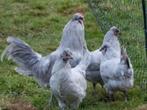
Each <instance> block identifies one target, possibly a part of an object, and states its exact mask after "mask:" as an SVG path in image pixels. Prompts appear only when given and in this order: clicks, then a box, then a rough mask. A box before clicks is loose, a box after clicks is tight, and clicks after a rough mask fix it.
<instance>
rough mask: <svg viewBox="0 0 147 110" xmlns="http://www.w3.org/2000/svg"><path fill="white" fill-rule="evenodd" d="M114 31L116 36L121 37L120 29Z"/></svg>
mask: <svg viewBox="0 0 147 110" xmlns="http://www.w3.org/2000/svg"><path fill="white" fill-rule="evenodd" d="M113 31H114V35H115V36H119V35H120V34H121V33H120V30H119V29H114V30H113Z"/></svg>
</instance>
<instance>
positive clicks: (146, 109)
mask: <svg viewBox="0 0 147 110" xmlns="http://www.w3.org/2000/svg"><path fill="white" fill-rule="evenodd" d="M135 110H147V104H145V105H141V106H139V107H137V109H135Z"/></svg>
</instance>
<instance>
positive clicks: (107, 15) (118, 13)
mask: <svg viewBox="0 0 147 110" xmlns="http://www.w3.org/2000/svg"><path fill="white" fill-rule="evenodd" d="M87 3H88V5H89V7H90V8H91V10H92V12H93V14H94V16H95V17H96V21H97V25H98V26H99V27H100V28H101V31H102V32H103V33H105V32H106V31H107V30H108V29H109V28H110V27H111V26H113V25H115V26H117V27H119V29H120V30H121V33H122V35H121V36H120V42H121V45H123V46H124V47H125V48H126V49H127V53H128V55H129V57H130V59H131V62H132V64H133V68H134V74H135V76H134V77H135V83H136V85H140V86H141V87H142V88H143V89H145V90H147V63H146V55H145V38H144V23H143V12H142V2H141V0H87ZM146 5H147V0H146Z"/></svg>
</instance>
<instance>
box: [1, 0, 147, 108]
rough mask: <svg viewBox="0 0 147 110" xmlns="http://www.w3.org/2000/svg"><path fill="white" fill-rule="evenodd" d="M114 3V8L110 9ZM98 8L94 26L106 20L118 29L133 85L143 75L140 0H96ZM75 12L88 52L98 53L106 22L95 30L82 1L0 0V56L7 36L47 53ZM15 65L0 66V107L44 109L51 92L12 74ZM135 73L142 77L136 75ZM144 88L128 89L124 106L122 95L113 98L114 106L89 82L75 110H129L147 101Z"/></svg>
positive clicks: (28, 79)
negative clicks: (17, 104)
mask: <svg viewBox="0 0 147 110" xmlns="http://www.w3.org/2000/svg"><path fill="white" fill-rule="evenodd" d="M93 1H94V0H93ZM95 1H98V0H95ZM95 4H97V3H95ZM121 4H123V5H121ZM128 4H129V5H128ZM115 5H118V6H117V7H114V6H115ZM97 6H100V7H96V8H95V9H101V10H104V11H106V12H105V14H103V16H101V15H99V16H101V18H100V19H99V22H101V23H102V24H108V23H109V22H110V23H111V24H113V25H116V26H119V27H120V29H121V30H122V37H121V38H120V39H121V42H122V44H123V45H125V47H127V50H128V53H129V56H131V61H132V62H133V66H134V68H135V78H136V79H135V82H138V80H142V79H143V78H144V75H145V74H147V72H146V71H144V70H143V69H144V68H145V66H144V65H145V64H144V60H145V57H144V55H145V53H144V37H143V22H142V12H141V9H140V8H141V6H140V1H138V0H122V1H120V0H116V1H115V0H108V1H107V2H106V1H103V0H99V2H98V5H97ZM118 7H120V8H118ZM139 7H140V8H139ZM75 12H83V13H84V15H85V32H86V40H87V45H88V48H89V49H90V50H95V49H97V48H98V47H99V46H100V45H101V42H102V40H103V35H104V33H102V32H101V31H100V27H102V26H105V31H106V30H107V29H108V28H109V24H108V25H99V27H98V26H97V25H96V19H95V17H94V16H93V14H92V11H91V9H90V8H89V7H88V4H87V2H85V1H82V0H0V16H1V17H0V53H2V51H3V50H4V48H5V47H6V45H7V44H6V38H7V36H9V35H13V36H17V37H19V38H21V39H23V40H24V41H26V42H27V43H28V44H30V45H31V47H32V48H33V49H34V50H36V51H37V52H39V53H42V54H43V55H47V54H48V53H50V52H51V51H53V50H55V49H56V48H57V46H58V45H59V41H60V39H61V35H62V30H63V27H64V25H65V24H66V23H67V22H68V20H69V19H70V18H71V16H72V15H73V14H74V13H75ZM116 16H117V17H116ZM106 19H107V20H106ZM15 66H16V65H15V64H14V63H12V61H7V60H5V61H4V62H0V107H1V106H7V103H11V102H12V101H13V100H17V99H21V100H24V101H27V102H30V103H32V104H33V105H34V106H35V107H36V108H37V109H38V110H43V108H45V107H46V106H47V103H48V99H49V97H50V90H47V89H45V88H40V87H39V86H38V85H37V83H36V82H35V81H34V79H33V78H29V77H25V76H21V75H19V74H17V73H16V72H15V71H14V68H15ZM140 74H143V75H141V76H140ZM137 84H138V83H137ZM143 87H144V86H143ZM145 90H146V89H144V91H141V89H140V87H139V86H138V85H136V86H135V87H134V88H133V89H131V90H130V91H129V99H130V100H129V101H128V103H125V102H124V96H123V94H121V93H117V94H116V95H115V97H116V101H115V102H111V103H109V102H107V103H106V102H105V101H104V100H103V99H104V98H105V95H106V94H105V92H104V89H102V88H101V87H100V86H98V87H97V95H96V96H92V91H93V89H92V86H91V84H88V89H87V97H86V98H85V99H84V102H83V103H82V104H81V105H80V109H79V110H98V109H100V110H123V109H125V110H131V109H132V110H133V109H134V108H135V107H137V106H138V105H140V104H144V103H145V102H146V101H147V94H145ZM51 108H52V109H53V110H57V109H58V106H57V103H56V102H54V103H53V105H52V106H51Z"/></svg>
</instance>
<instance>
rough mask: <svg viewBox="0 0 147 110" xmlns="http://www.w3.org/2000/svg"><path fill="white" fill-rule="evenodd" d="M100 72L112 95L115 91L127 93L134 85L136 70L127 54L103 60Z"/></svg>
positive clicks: (107, 90)
mask: <svg viewBox="0 0 147 110" xmlns="http://www.w3.org/2000/svg"><path fill="white" fill-rule="evenodd" d="M100 74H101V76H102V79H103V82H104V87H105V89H106V92H107V93H108V94H109V95H112V94H113V92H115V91H123V92H125V93H127V91H128V89H129V88H131V87H133V84H134V77H133V76H134V72H133V67H132V64H131V62H130V59H129V58H128V57H127V56H125V57H124V56H122V57H121V58H113V59H111V60H107V61H105V62H103V63H102V64H101V66H100Z"/></svg>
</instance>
